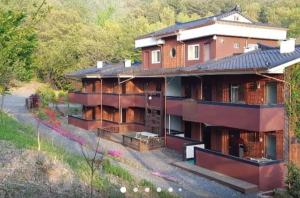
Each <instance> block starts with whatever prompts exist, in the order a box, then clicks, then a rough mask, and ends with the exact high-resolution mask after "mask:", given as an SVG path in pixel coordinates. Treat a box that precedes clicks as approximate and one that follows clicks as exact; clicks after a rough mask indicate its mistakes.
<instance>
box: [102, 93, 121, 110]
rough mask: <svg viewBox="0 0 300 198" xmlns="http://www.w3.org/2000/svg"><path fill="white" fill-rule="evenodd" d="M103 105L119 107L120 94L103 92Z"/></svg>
mask: <svg viewBox="0 0 300 198" xmlns="http://www.w3.org/2000/svg"><path fill="white" fill-rule="evenodd" d="M102 101H103V105H107V106H111V107H115V108H118V107H119V95H118V94H116V93H103V94H102Z"/></svg>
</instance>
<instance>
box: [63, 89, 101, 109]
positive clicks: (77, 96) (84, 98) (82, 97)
mask: <svg viewBox="0 0 300 198" xmlns="http://www.w3.org/2000/svg"><path fill="white" fill-rule="evenodd" d="M68 101H69V102H70V103H76V104H82V105H85V106H97V105H101V94H100V93H84V92H71V93H69V94H68Z"/></svg>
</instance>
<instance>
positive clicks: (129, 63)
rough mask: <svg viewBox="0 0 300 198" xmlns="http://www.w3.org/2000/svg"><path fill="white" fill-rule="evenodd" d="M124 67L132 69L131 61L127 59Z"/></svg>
mask: <svg viewBox="0 0 300 198" xmlns="http://www.w3.org/2000/svg"><path fill="white" fill-rule="evenodd" d="M124 65H125V67H131V60H130V59H125V60H124Z"/></svg>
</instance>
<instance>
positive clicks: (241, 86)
mask: <svg viewBox="0 0 300 198" xmlns="http://www.w3.org/2000/svg"><path fill="white" fill-rule="evenodd" d="M286 31H287V30H286V29H285V28H281V27H275V26H271V25H269V24H261V23H257V22H255V21H253V20H251V19H249V18H248V17H246V16H244V15H242V14H241V13H240V11H239V10H237V9H233V10H232V11H230V12H227V13H223V14H220V15H216V16H211V17H208V18H204V19H199V20H196V21H192V22H187V23H176V24H174V25H172V26H170V27H167V28H164V29H162V30H158V31H156V32H152V33H149V34H147V35H144V36H141V37H139V38H137V39H136V41H135V46H136V48H140V49H141V51H142V60H143V61H142V63H136V64H130V62H129V61H128V60H127V61H125V63H119V64H104V63H103V62H98V63H97V67H95V68H89V69H85V70H80V71H78V72H75V73H73V74H70V75H69V76H70V77H72V78H78V79H81V81H82V85H83V88H82V90H80V91H79V92H74V93H70V94H69V101H70V102H71V103H79V104H81V105H82V107H83V108H82V115H81V116H80V117H78V116H73V115H70V116H69V123H70V124H73V125H75V126H78V127H81V128H84V129H87V130H92V129H102V130H106V131H108V132H114V133H128V132H135V131H148V132H152V133H156V134H158V135H159V136H162V137H165V139H166V146H167V147H169V148H172V149H175V150H176V151H177V152H179V153H184V152H186V151H185V148H186V146H187V145H191V143H195V142H196V143H201V144H204V146H205V149H200V148H197V149H194V152H195V153H194V158H195V164H197V165H199V166H202V167H205V168H210V169H212V170H215V171H218V172H222V173H224V174H228V175H230V176H233V177H236V178H239V179H243V180H246V181H248V182H251V183H255V184H257V185H258V187H259V188H260V189H262V190H266V189H272V188H275V187H279V186H281V185H282V182H283V172H284V171H283V160H284V159H287V158H288V157H287V156H285V153H286V152H285V150H286V148H289V147H288V146H287V145H288V144H289V141H284V139H285V137H286V133H287V130H286V123H285V109H284V100H285V98H284V92H285V87H286V83H285V81H284V70H285V68H286V67H290V66H293V65H294V64H296V63H297V62H299V61H300V59H299V58H300V46H295V41H294V40H285V39H286V33H287V32H286ZM278 45H280V46H279V47H277V46H278ZM228 156H230V157H228ZM220 158H222V159H220ZM202 159H203V160H204V161H207V162H208V163H209V164H205V162H203V161H202ZM220 161H224V162H225V161H226V162H228V163H229V165H224V166H222V164H218V163H219V162H220ZM241 163H242V164H243V165H241V166H243V167H245V168H248V169H249V171H253V174H254V176H253V175H252V176H249V177H247V176H245V174H244V173H238V174H236V173H235V172H234V169H235V168H238V166H239V165H240V164H241ZM219 166H222V168H219ZM257 167H260V168H257ZM273 169H274V170H276V171H277V173H276V174H271V175H268V178H266V176H265V177H263V176H262V175H266V174H270V170H272V171H274V170H273ZM264 171H265V172H264ZM268 171H269V172H268ZM262 177H263V178H262ZM274 180H276V182H274Z"/></svg>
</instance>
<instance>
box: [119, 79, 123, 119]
mask: <svg viewBox="0 0 300 198" xmlns="http://www.w3.org/2000/svg"><path fill="white" fill-rule="evenodd" d="M118 96H119V124H120V123H121V118H122V116H121V82H120V77H118Z"/></svg>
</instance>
